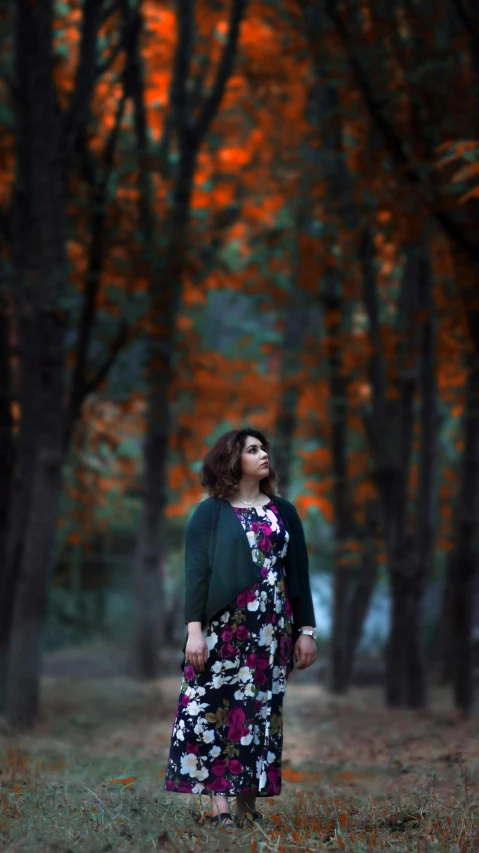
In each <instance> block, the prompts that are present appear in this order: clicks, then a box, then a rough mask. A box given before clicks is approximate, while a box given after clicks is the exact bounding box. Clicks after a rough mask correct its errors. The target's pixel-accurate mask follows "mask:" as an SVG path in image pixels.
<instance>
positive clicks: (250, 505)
mask: <svg viewBox="0 0 479 853" xmlns="http://www.w3.org/2000/svg"><path fill="white" fill-rule="evenodd" d="M236 500H238V501H239V502H240V504H244V506H248V507H256V506H257V504H256V503H251V501H242V500H241V498H236ZM261 506H263V504H261Z"/></svg>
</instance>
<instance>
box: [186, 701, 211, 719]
mask: <svg viewBox="0 0 479 853" xmlns="http://www.w3.org/2000/svg"><path fill="white" fill-rule="evenodd" d="M204 708H206V705H202V704H200V702H197V701H196V699H193V701H192V702H188V704H187V706H186V713H187V714H188V715H189V716H190V717H197V716H198V714H199V713H201V711H203V710H204Z"/></svg>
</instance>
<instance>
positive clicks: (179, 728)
mask: <svg viewBox="0 0 479 853" xmlns="http://www.w3.org/2000/svg"><path fill="white" fill-rule="evenodd" d="M184 728H185V721H184V720H180V721H179V723H178V726H177V727H176V730H175V732H174V734H175V735H176V738H177V740H184V739H185V733H184Z"/></svg>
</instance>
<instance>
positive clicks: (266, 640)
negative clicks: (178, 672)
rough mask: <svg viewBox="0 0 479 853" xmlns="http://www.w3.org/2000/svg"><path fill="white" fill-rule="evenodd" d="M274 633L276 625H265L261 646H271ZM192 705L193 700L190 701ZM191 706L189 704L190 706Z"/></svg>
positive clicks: (261, 630)
mask: <svg viewBox="0 0 479 853" xmlns="http://www.w3.org/2000/svg"><path fill="white" fill-rule="evenodd" d="M273 634H274V626H273V625H269V624H268V625H263V627H262V628H260V631H259V645H260V646H270V645H271V643H272V641H273ZM190 705H191V702H190ZM188 707H189V706H188Z"/></svg>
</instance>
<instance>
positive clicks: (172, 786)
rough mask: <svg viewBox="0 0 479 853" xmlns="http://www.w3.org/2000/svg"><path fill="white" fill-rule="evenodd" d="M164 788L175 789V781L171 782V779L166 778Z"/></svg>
mask: <svg viewBox="0 0 479 853" xmlns="http://www.w3.org/2000/svg"><path fill="white" fill-rule="evenodd" d="M165 789H166V790H167V791H174V790H175V783H174V782H173V779H167V780H166V782H165Z"/></svg>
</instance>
